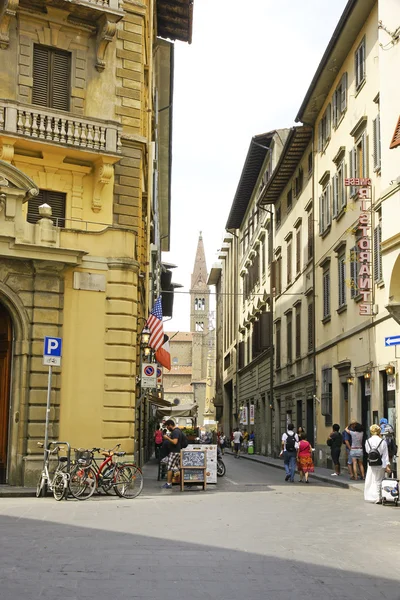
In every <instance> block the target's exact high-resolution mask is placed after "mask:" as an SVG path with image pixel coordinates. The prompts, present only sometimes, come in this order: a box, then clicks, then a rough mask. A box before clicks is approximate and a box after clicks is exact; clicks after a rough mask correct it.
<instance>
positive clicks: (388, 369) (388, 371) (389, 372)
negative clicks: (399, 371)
mask: <svg viewBox="0 0 400 600" xmlns="http://www.w3.org/2000/svg"><path fill="white" fill-rule="evenodd" d="M385 371H386V375H393V371H394V367H393V365H387V367H386V368H385Z"/></svg>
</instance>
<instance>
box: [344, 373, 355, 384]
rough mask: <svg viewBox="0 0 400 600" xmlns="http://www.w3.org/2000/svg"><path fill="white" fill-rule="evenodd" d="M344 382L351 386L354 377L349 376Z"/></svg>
mask: <svg viewBox="0 0 400 600" xmlns="http://www.w3.org/2000/svg"><path fill="white" fill-rule="evenodd" d="M346 382H347V383H348V384H349V385H353V383H354V377H353V376H352V375H349V376H348V378H347V379H346Z"/></svg>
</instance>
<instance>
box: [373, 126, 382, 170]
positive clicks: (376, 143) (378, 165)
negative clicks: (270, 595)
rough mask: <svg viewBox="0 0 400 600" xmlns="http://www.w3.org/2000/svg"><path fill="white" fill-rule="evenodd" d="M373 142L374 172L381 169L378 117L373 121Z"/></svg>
mask: <svg viewBox="0 0 400 600" xmlns="http://www.w3.org/2000/svg"><path fill="white" fill-rule="evenodd" d="M373 140H374V153H373V156H374V171H378V170H379V169H380V168H381V123H380V116H379V115H378V116H377V117H376V119H374V121H373Z"/></svg>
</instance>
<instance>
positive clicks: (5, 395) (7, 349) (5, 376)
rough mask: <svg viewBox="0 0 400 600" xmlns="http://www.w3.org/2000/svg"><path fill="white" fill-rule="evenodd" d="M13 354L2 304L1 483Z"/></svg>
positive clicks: (0, 338)
mask: <svg viewBox="0 0 400 600" xmlns="http://www.w3.org/2000/svg"><path fill="white" fill-rule="evenodd" d="M11 354H12V321H11V317H10V315H9V313H8V311H7V310H6V309H5V308H4V306H3V305H2V304H0V483H5V482H6V474H7V450H8V425H9V414H10V382H11Z"/></svg>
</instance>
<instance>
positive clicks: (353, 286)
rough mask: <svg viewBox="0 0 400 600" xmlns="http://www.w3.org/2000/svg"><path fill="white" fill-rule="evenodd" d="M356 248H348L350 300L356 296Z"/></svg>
mask: <svg viewBox="0 0 400 600" xmlns="http://www.w3.org/2000/svg"><path fill="white" fill-rule="evenodd" d="M358 264H359V263H358V246H353V248H350V298H355V297H356V296H357V295H358Z"/></svg>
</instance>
